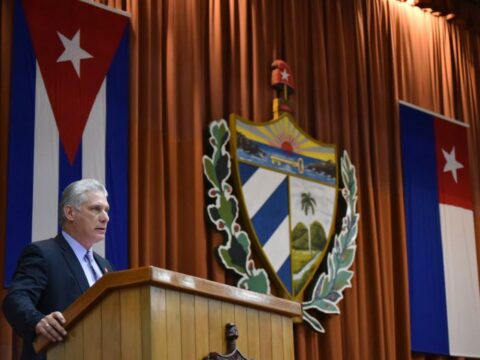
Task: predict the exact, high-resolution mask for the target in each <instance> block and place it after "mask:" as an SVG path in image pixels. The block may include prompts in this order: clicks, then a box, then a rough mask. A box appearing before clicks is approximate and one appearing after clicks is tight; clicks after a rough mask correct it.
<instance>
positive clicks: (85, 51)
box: [5, 0, 129, 284]
mask: <svg viewBox="0 0 480 360" xmlns="http://www.w3.org/2000/svg"><path fill="white" fill-rule="evenodd" d="M128 42H129V19H128V17H127V16H126V15H125V14H124V13H121V12H118V11H112V10H110V9H108V8H106V7H104V6H100V5H98V4H95V3H92V2H88V1H84V0H23V1H20V0H18V1H16V4H15V15H14V38H13V51H12V73H11V74H12V80H11V83H12V87H11V113H10V126H9V154H8V156H9V162H8V200H7V201H8V212H7V241H6V251H5V253H6V259H5V266H6V269H5V270H6V272H5V279H6V283H7V284H8V283H9V281H10V279H11V276H12V275H13V272H14V269H15V265H16V261H17V259H18V256H19V254H20V252H21V249H22V248H23V247H24V246H25V245H26V244H28V243H29V242H32V241H37V240H42V239H46V238H49V237H52V236H55V235H56V234H57V232H58V230H59V229H58V220H57V219H58V202H59V196H60V195H61V192H62V191H63V189H64V188H65V186H66V185H68V184H69V183H70V182H72V181H74V180H78V179H80V178H96V179H98V180H99V181H101V182H102V183H104V184H105V185H106V187H107V190H108V192H109V198H108V200H109V203H110V207H111V210H110V218H111V221H110V224H109V230H108V233H107V238H106V241H105V242H101V243H100V244H97V245H96V248H95V250H96V251H98V252H99V253H101V254H103V255H105V256H106V257H107V258H109V259H110V260H111V262H112V263H113V264H114V266H115V267H116V268H117V269H124V268H127V267H128V225H127V224H128V112H129V107H128V101H129V95H128V72H129V71H128V66H129V61H128V57H129V45H128Z"/></svg>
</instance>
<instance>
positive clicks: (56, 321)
mask: <svg viewBox="0 0 480 360" xmlns="http://www.w3.org/2000/svg"><path fill="white" fill-rule="evenodd" d="M64 324H65V318H64V317H63V315H62V313H61V312H59V311H55V312H52V313H51V314H48V315H47V316H45V317H44V318H43V319H42V320H40V321H39V322H38V323H37V325H35V332H36V333H37V335H43V336H45V337H46V338H47V339H48V340H50V341H53V342H57V341H62V340H63V338H64V337H65V336H66V335H67V332H66V331H65V329H64V328H63V325H64Z"/></svg>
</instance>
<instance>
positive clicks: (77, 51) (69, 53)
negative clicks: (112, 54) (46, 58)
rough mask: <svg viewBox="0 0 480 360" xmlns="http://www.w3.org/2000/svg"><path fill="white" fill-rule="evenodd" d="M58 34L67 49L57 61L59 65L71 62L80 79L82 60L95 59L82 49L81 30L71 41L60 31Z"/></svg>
mask: <svg viewBox="0 0 480 360" xmlns="http://www.w3.org/2000/svg"><path fill="white" fill-rule="evenodd" d="M57 34H58V36H59V37H60V40H61V42H62V44H63V46H64V48H65V50H64V51H63V53H62V55H60V57H59V58H58V59H57V63H59V62H63V61H71V62H72V65H73V68H74V69H75V72H76V73H77V75H78V77H80V60H83V59H90V58H92V57H93V56H92V55H90V54H89V53H88V52H86V51H85V50H83V49H82V48H81V47H80V30H78V31H77V32H76V34H75V35H74V36H73V38H72V39H71V40H70V39H69V38H67V37H66V36H65V35H63V34H61V33H59V32H58V31H57Z"/></svg>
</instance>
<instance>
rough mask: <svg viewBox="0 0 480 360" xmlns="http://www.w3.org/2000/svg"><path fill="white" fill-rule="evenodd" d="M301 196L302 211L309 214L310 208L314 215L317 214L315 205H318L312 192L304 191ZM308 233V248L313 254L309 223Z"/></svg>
mask: <svg viewBox="0 0 480 360" xmlns="http://www.w3.org/2000/svg"><path fill="white" fill-rule="evenodd" d="M301 197H302V200H301V205H302V211H303V212H304V213H305V215H308V211H309V210H312V215H313V214H315V207H316V206H317V202H316V201H315V199H314V198H313V196H312V194H310V192H308V193H302V194H301ZM307 235H308V250H309V251H310V254H312V237H311V236H310V227H309V226H308V225H307Z"/></svg>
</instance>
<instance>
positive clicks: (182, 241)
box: [0, 0, 480, 360]
mask: <svg viewBox="0 0 480 360" xmlns="http://www.w3.org/2000/svg"><path fill="white" fill-rule="evenodd" d="M13 1H14V0H5V1H2V2H1V5H0V11H1V13H0V15H1V17H0V18H1V26H0V39H1V44H2V47H1V57H0V83H1V84H0V85H1V88H0V89H1V93H0V172H2V173H6V171H7V142H8V103H9V88H10V79H9V73H10V65H11V58H10V47H11V36H12V18H13V16H12V11H13V9H12V8H13ZM101 2H103V3H104V4H107V5H109V6H112V7H116V8H119V9H122V10H126V11H128V12H130V13H131V39H130V54H131V58H130V64H131V65H130V66H131V67H130V212H129V217H130V225H129V229H130V234H129V235H130V264H131V267H138V266H143V265H154V266H158V267H162V268H167V269H170V270H174V271H179V272H183V273H186V274H191V275H194V276H199V277H203V278H208V279H211V280H215V281H218V282H221V283H227V284H231V285H233V284H235V281H236V279H235V278H234V277H233V276H232V274H228V273H226V272H225V271H224V269H223V268H222V266H221V265H220V264H219V261H218V260H217V258H216V255H215V249H216V248H217V246H218V245H220V244H222V243H223V241H224V238H223V236H222V234H220V233H218V232H217V231H216V230H214V229H213V227H212V226H210V224H209V221H208V218H207V215H206V211H205V208H206V205H207V204H208V201H209V199H208V197H207V196H206V193H205V180H204V176H203V169H202V156H203V155H204V154H207V153H209V152H210V148H209V145H208V142H207V141H206V138H207V133H208V124H209V123H210V122H211V121H213V120H217V119H221V118H223V119H228V116H229V114H230V113H236V114H239V115H241V116H242V117H244V118H248V119H250V120H253V121H256V122H260V121H266V120H268V119H270V118H271V117H272V99H273V91H272V90H271V88H270V76H271V69H270V64H271V63H272V61H273V60H275V59H277V58H281V59H283V60H285V61H286V62H287V63H288V64H289V65H290V67H291V69H292V71H293V75H294V81H295V83H296V87H297V90H296V92H295V94H294V95H293V97H292V108H293V110H294V116H295V118H296V120H297V121H298V123H299V124H300V126H301V127H302V128H303V129H304V130H305V131H307V132H308V133H309V134H310V135H311V136H312V137H314V138H316V139H318V140H319V141H321V142H324V143H335V144H337V146H338V149H345V150H347V151H348V153H349V155H350V157H351V159H352V162H353V164H354V165H355V166H356V174H357V179H358V188H359V198H358V205H357V207H358V211H359V213H360V216H361V217H360V228H359V236H358V239H357V244H358V247H357V256H356V259H355V262H354V264H353V271H354V272H355V276H354V278H353V287H352V288H350V289H347V290H346V291H345V294H344V295H345V299H344V300H343V301H342V302H341V304H340V308H341V315H340V316H336V315H330V316H324V315H320V316H319V317H318V318H319V320H320V321H321V322H322V324H323V325H324V327H325V329H326V333H325V334H317V333H315V332H314V331H313V330H312V329H311V328H309V327H308V326H307V325H305V324H296V325H295V328H294V329H295V352H296V359H299V360H320V359H410V358H414V359H423V358H434V357H431V356H425V355H422V354H412V353H411V351H410V345H409V343H410V340H409V336H410V330H409V316H408V314H409V308H408V276H407V256H406V245H405V244H406V242H405V226H404V209H403V191H402V171H401V161H400V137H399V136H400V132H399V119H398V105H397V99H402V100H405V101H408V102H410V103H413V104H415V105H418V106H421V107H424V108H426V109H428V110H431V111H435V112H439V113H442V114H444V115H446V116H449V117H452V118H457V119H458V120H460V121H464V122H466V123H468V124H469V125H470V130H469V150H470V161H471V173H472V184H474V188H473V192H474V205H475V214H476V215H475V225H476V231H477V237H476V241H477V259H480V240H479V239H480V235H479V234H480V190H479V187H478V183H479V180H480V178H479V176H480V174H479V169H480V159H479V155H478V154H479V153H480V145H479V141H480V125H479V121H480V109H479V106H480V105H479V98H480V72H479V71H478V69H480V35H479V34H478V33H475V32H473V31H469V30H468V29H466V28H464V27H461V26H459V25H456V24H451V23H448V22H447V21H446V20H445V18H443V17H435V16H432V15H431V14H429V13H427V12H423V11H421V10H420V9H418V8H414V7H411V6H408V5H406V4H404V3H400V2H397V1H393V0H392V1H387V0H372V1H367V0H352V1H348V2H346V1H297V0H259V1H235V0H229V1H224V0H142V1H137V0H104V1H101ZM6 186H7V184H6V177H5V176H3V177H0V233H1V234H2V235H3V236H1V237H0V257H1V258H3V257H4V256H5V253H4V252H5V250H4V248H5V247H4V239H5V236H4V235H5V218H6ZM340 208H341V207H340ZM255 259H256V265H257V267H264V266H265V264H262V263H261V261H260V260H259V259H257V258H256V257H255ZM0 281H2V282H3V268H1V269H0ZM273 292H274V293H277V292H278V289H273ZM3 294H4V291H3V293H2V295H3ZM2 298H3V296H2ZM17 343H18V339H16V338H15V337H14V336H13V335H12V332H11V330H10V328H9V327H8V325H7V324H6V322H5V319H4V318H3V316H0V358H2V359H17V358H18V355H19V354H18V346H17Z"/></svg>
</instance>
